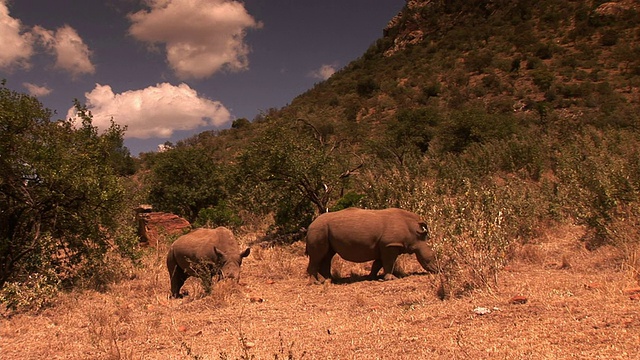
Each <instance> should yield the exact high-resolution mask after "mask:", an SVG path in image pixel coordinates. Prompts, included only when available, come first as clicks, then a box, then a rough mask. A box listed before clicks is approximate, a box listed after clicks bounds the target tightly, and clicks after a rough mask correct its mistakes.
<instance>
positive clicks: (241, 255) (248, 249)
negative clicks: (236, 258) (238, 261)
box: [240, 248, 251, 257]
mask: <svg viewBox="0 0 640 360" xmlns="http://www.w3.org/2000/svg"><path fill="white" fill-rule="evenodd" d="M250 252H251V249H250V248H247V249H246V250H245V251H243V252H242V253H241V254H240V257H247V256H249V253H250Z"/></svg>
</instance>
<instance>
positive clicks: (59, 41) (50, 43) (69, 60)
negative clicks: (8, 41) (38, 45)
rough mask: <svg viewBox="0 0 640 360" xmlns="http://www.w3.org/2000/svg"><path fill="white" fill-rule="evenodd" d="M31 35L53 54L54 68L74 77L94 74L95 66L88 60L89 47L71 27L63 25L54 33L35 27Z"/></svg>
mask: <svg viewBox="0 0 640 360" xmlns="http://www.w3.org/2000/svg"><path fill="white" fill-rule="evenodd" d="M33 33H34V34H35V35H38V36H39V38H40V41H41V42H42V44H43V45H44V46H45V48H47V50H49V51H51V52H53V53H55V55H56V65H55V66H56V68H59V69H63V70H66V71H68V72H70V73H71V74H72V75H73V76H74V77H76V76H79V75H82V74H93V73H95V71H96V69H95V66H93V64H92V63H91V60H90V59H89V57H90V56H91V51H90V50H89V47H88V46H87V45H86V44H85V43H84V41H83V40H82V38H81V37H80V36H79V35H78V33H77V32H76V30H75V29H74V28H72V27H71V26H69V25H64V26H63V27H61V28H59V29H58V30H56V31H52V30H47V29H45V28H43V27H41V26H35V27H34V28H33Z"/></svg>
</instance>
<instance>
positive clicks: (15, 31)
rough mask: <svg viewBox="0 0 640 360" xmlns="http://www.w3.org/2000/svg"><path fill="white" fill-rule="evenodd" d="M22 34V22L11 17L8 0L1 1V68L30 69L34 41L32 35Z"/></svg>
mask: <svg viewBox="0 0 640 360" xmlns="http://www.w3.org/2000/svg"><path fill="white" fill-rule="evenodd" d="M21 32H22V23H21V22H20V20H17V19H14V18H12V17H11V16H9V8H8V7H7V0H0V49H2V50H0V68H4V69H10V68H12V67H16V66H17V67H23V68H28V67H29V58H30V57H31V55H32V54H33V39H32V35H31V34H30V33H28V32H27V33H21Z"/></svg>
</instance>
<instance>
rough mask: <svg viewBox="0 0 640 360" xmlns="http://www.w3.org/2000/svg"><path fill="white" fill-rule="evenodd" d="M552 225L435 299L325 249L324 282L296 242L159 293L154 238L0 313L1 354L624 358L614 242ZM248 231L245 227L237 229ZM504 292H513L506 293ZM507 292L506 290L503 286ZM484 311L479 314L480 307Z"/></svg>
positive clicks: (624, 315) (626, 328)
mask: <svg viewBox="0 0 640 360" xmlns="http://www.w3.org/2000/svg"><path fill="white" fill-rule="evenodd" d="M581 231H582V229H581V228H579V227H575V226H564V227H559V228H556V229H553V230H551V231H549V232H547V234H546V235H545V236H544V237H543V238H541V239H539V241H538V242H537V243H535V244H532V245H527V247H524V248H522V249H521V250H520V252H519V254H518V256H517V260H515V261H513V262H512V263H510V264H509V265H508V266H507V267H506V268H505V270H504V271H503V272H502V273H501V274H500V275H499V285H498V286H497V287H495V288H493V289H484V290H475V291H473V292H471V293H470V294H469V295H467V296H465V297H462V298H459V299H450V300H445V301H441V300H439V299H438V297H437V296H436V293H437V289H438V285H439V277H438V275H428V274H426V273H424V272H423V271H422V270H421V269H420V267H419V265H418V264H417V262H416V261H415V259H414V258H412V257H408V256H407V257H403V258H402V259H401V260H400V261H401V266H402V268H403V269H404V271H405V272H407V273H409V274H411V275H409V276H407V277H404V278H401V279H398V280H393V281H386V282H385V281H367V280H364V279H363V275H365V274H367V272H368V266H369V264H351V263H346V262H344V261H342V260H339V259H338V260H336V262H335V264H334V272H336V273H338V275H339V276H340V277H341V278H342V279H343V281H341V282H339V283H335V284H324V285H308V280H307V278H306V276H305V268H306V263H307V259H306V257H305V256H304V245H303V244H301V243H297V244H294V245H291V246H286V247H265V246H261V245H254V246H252V253H251V255H250V256H249V257H248V258H247V259H246V260H245V262H244V263H243V268H242V278H241V281H240V284H239V285H236V284H233V283H228V282H220V283H218V284H216V286H215V287H214V290H213V293H212V294H211V295H209V296H204V294H203V292H202V289H201V287H200V285H199V283H198V282H197V281H195V280H194V279H190V280H189V281H188V282H187V284H186V285H185V290H187V291H189V293H190V296H188V297H185V298H184V299H178V300H170V299H169V298H168V295H169V282H168V274H167V271H166V269H165V265H164V256H165V249H159V251H158V252H157V253H155V252H154V251H150V254H149V256H148V257H147V259H146V262H147V265H146V267H145V268H143V269H137V270H135V271H132V274H131V278H132V279H131V280H129V281H125V282H123V283H121V284H119V285H116V286H114V287H113V288H112V289H110V290H109V291H108V292H106V293H98V292H85V293H74V294H68V295H64V296H63V297H62V298H61V299H60V300H59V302H58V303H57V304H56V306H55V307H54V308H51V309H47V310H45V311H44V312H42V313H40V314H38V315H33V314H18V315H14V316H6V315H5V316H2V317H0V357H1V358H2V359H598V358H600V359H637V358H640V316H639V311H638V310H639V309H640V300H638V299H636V297H635V296H634V295H633V294H632V291H631V290H630V289H632V288H637V287H638V283H637V282H636V281H635V280H633V274H632V273H631V271H630V270H628V269H626V268H625V267H624V262H622V261H621V260H620V255H619V254H617V253H616V251H614V250H613V249H608V248H602V249H599V250H597V251H594V252H588V251H586V250H584V247H583V245H582V244H581V243H580V242H579V240H578V239H579V237H580V235H581ZM240 240H241V242H244V243H247V244H249V243H251V242H252V241H253V240H254V238H253V237H251V236H245V237H240ZM514 296H521V297H522V298H521V300H520V301H517V302H515V303H514V302H512V300H513V298H514ZM516 300H517V299H516ZM482 313H484V314H482Z"/></svg>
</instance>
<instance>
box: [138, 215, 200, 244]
mask: <svg viewBox="0 0 640 360" xmlns="http://www.w3.org/2000/svg"><path fill="white" fill-rule="evenodd" d="M136 212H137V215H136V218H137V221H138V236H139V237H140V244H141V245H146V246H154V247H157V246H158V241H160V240H161V239H163V238H165V237H166V236H180V235H183V234H185V233H186V232H188V231H189V230H191V224H190V223H189V222H188V221H187V220H185V219H183V218H181V217H180V216H178V215H175V214H171V213H165V212H154V211H152V208H151V206H150V205H141V206H140V207H138V209H137V211H136Z"/></svg>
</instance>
